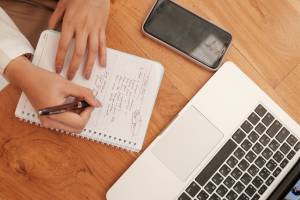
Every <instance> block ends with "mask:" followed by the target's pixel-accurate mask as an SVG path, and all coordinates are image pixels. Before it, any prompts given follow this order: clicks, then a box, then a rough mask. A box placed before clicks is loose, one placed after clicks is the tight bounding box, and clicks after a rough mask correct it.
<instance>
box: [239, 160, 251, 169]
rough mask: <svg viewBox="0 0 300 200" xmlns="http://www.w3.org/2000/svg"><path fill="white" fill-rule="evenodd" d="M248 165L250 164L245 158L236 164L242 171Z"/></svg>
mask: <svg viewBox="0 0 300 200" xmlns="http://www.w3.org/2000/svg"><path fill="white" fill-rule="evenodd" d="M249 165H250V164H249V163H248V162H247V161H246V160H245V159H243V160H241V162H240V163H239V164H238V166H239V168H240V169H241V170H242V171H245V170H246V169H247V168H248V167H249Z"/></svg>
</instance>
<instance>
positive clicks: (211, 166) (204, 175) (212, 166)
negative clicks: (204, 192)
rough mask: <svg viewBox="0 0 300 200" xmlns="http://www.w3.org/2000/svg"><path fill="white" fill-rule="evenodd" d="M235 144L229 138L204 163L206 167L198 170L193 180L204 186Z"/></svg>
mask: <svg viewBox="0 0 300 200" xmlns="http://www.w3.org/2000/svg"><path fill="white" fill-rule="evenodd" d="M236 146H237V145H236V143H235V142H234V141H233V140H231V139H229V140H228V141H227V142H226V143H225V144H224V146H223V147H222V148H221V149H220V151H218V153H217V154H216V155H215V156H214V158H213V159H212V160H211V161H210V162H209V163H208V165H206V167H205V168H204V169H203V170H202V171H201V172H200V174H199V175H198V176H197V177H196V179H195V180H196V181H197V182H198V183H199V184H200V185H201V186H204V185H205V183H206V182H207V181H208V180H209V179H210V177H211V176H212V175H213V174H214V173H215V171H217V169H218V168H219V167H220V166H221V165H222V164H223V163H224V162H225V160H226V159H227V158H228V156H229V155H230V154H231V153H232V152H233V151H234V149H235V148H236ZM228 173H229V172H228Z"/></svg>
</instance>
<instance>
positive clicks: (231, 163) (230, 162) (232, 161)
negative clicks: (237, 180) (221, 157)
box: [226, 156, 238, 168]
mask: <svg viewBox="0 0 300 200" xmlns="http://www.w3.org/2000/svg"><path fill="white" fill-rule="evenodd" d="M226 163H227V164H228V165H229V166H230V167H231V168H234V167H235V165H236V164H237V163H238V160H237V159H236V158H235V157H233V156H230V158H229V159H228V160H227V162H226Z"/></svg>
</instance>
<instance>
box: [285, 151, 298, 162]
mask: <svg viewBox="0 0 300 200" xmlns="http://www.w3.org/2000/svg"><path fill="white" fill-rule="evenodd" d="M295 154H296V152H295V151H294V150H291V151H290V153H289V154H288V155H287V156H286V157H287V158H288V159H289V160H291V159H292V158H293V157H294V155H295Z"/></svg>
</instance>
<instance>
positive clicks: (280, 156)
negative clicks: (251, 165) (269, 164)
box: [273, 151, 284, 163]
mask: <svg viewBox="0 0 300 200" xmlns="http://www.w3.org/2000/svg"><path fill="white" fill-rule="evenodd" d="M283 157H284V156H283V154H282V153H280V151H277V152H276V153H275V154H274V155H273V158H274V160H275V161H276V162H278V163H280V162H281V161H282V159H283Z"/></svg>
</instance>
